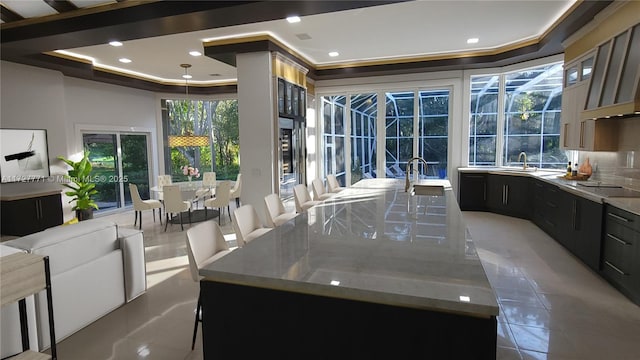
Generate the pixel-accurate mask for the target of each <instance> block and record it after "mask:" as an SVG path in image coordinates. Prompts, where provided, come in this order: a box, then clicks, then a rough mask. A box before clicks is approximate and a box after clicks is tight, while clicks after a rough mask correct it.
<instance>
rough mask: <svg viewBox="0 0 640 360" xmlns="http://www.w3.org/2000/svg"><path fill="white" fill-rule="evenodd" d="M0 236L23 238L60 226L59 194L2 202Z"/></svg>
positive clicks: (60, 206)
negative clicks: (0, 233) (0, 234)
mask: <svg viewBox="0 0 640 360" xmlns="http://www.w3.org/2000/svg"><path fill="white" fill-rule="evenodd" d="M1 210H2V234H4V235H15V236H23V235H28V234H33V233H35V232H38V231H42V230H44V229H48V228H50V227H53V226H57V225H60V224H62V200H61V198H60V194H53V195H45V196H39V197H32V198H26V199H18V200H11V201H4V200H3V201H2V209H1Z"/></svg>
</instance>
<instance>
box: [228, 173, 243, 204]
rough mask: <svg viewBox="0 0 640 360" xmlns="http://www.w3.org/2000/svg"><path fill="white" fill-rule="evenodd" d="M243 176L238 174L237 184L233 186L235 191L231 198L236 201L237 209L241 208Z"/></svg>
mask: <svg viewBox="0 0 640 360" xmlns="http://www.w3.org/2000/svg"><path fill="white" fill-rule="evenodd" d="M241 175H242V174H238V177H237V178H236V183H235V184H233V189H231V194H230V197H231V198H232V199H236V207H237V208H239V207H240V194H241V192H242V176H241Z"/></svg>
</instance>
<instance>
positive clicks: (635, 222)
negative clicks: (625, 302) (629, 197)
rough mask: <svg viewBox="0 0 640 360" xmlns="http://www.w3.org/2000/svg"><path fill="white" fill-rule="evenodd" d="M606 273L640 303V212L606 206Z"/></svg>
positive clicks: (604, 263) (603, 251) (603, 256)
mask: <svg viewBox="0 0 640 360" xmlns="http://www.w3.org/2000/svg"><path fill="white" fill-rule="evenodd" d="M604 218H605V223H604V235H603V239H602V241H603V247H602V272H601V273H602V275H603V276H604V277H605V278H606V279H607V280H609V282H610V283H611V284H612V285H613V286H615V287H616V288H617V289H619V290H620V291H621V292H622V293H623V294H625V295H626V296H627V297H629V298H630V299H631V300H633V301H634V302H635V303H636V304H638V303H640V216H638V215H635V214H632V213H630V212H627V211H624V210H621V209H618V208H616V207H615V206H611V205H606V206H605V216H604Z"/></svg>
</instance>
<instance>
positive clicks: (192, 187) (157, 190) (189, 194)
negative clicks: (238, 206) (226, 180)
mask: <svg viewBox="0 0 640 360" xmlns="http://www.w3.org/2000/svg"><path fill="white" fill-rule="evenodd" d="M218 183H219V181H217V182H216V185H217V184H218ZM171 185H178V186H179V187H180V192H181V193H182V200H184V201H189V202H190V203H192V204H193V203H196V209H193V207H192V209H191V222H200V221H205V220H209V219H213V218H215V217H217V216H218V215H219V211H218V210H214V209H208V210H205V209H197V204H198V203H199V201H200V200H203V202H204V197H199V196H197V195H196V193H197V191H198V190H200V189H203V188H204V187H203V186H202V181H201V180H192V181H182V182H175V183H173V184H171ZM216 185H213V186H210V188H211V195H213V194H215V188H216ZM149 190H150V191H151V193H153V194H154V198H155V199H158V200H162V199H163V196H162V188H161V187H159V186H152V187H151V188H149ZM203 207H204V205H203ZM184 218H186V215H185V217H184ZM171 223H179V221H178V217H175V218H172V219H171Z"/></svg>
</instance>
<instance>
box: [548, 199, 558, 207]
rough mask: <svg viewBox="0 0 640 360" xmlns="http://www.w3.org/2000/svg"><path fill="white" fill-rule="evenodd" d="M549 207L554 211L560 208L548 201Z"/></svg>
mask: <svg viewBox="0 0 640 360" xmlns="http://www.w3.org/2000/svg"><path fill="white" fill-rule="evenodd" d="M547 206H549V207H552V208H554V209H555V208H557V207H558V205H556V204H554V203H552V202H549V201H547Z"/></svg>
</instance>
